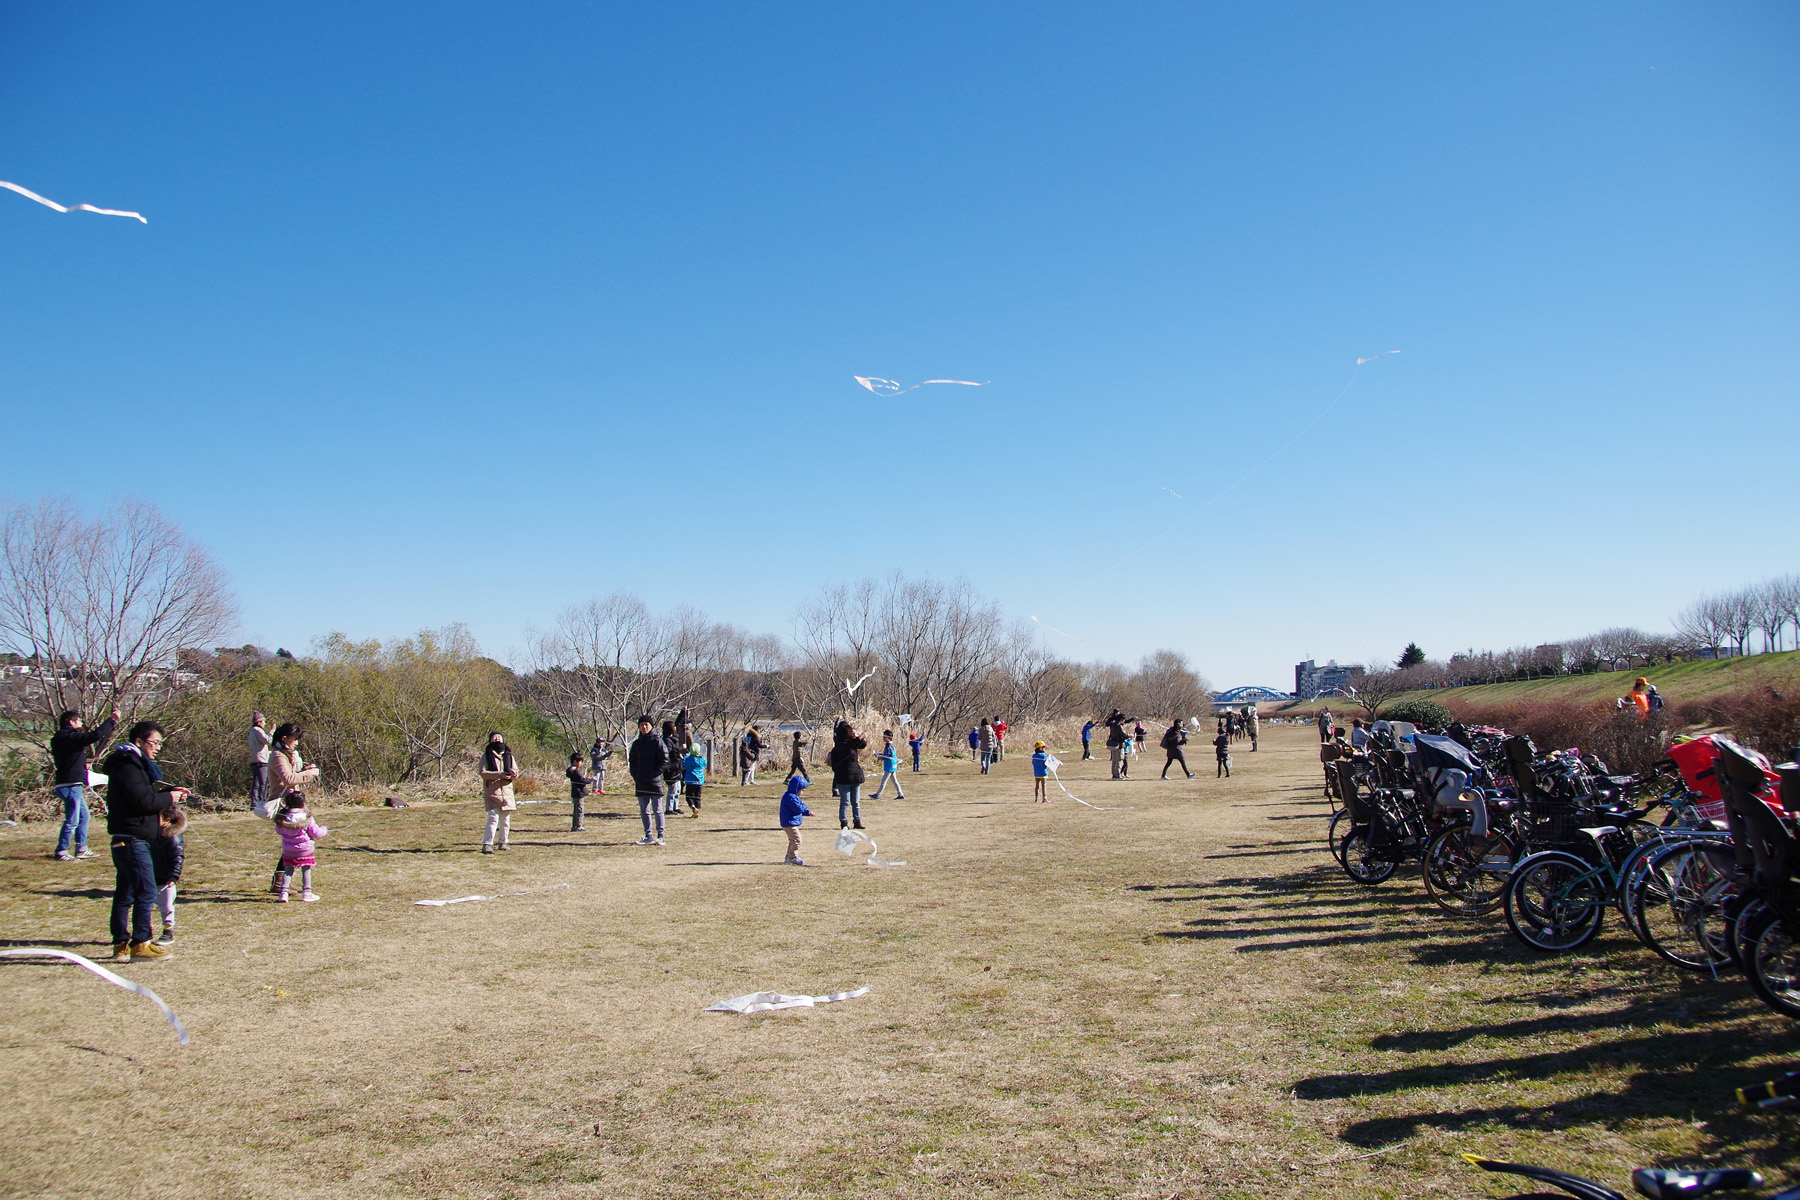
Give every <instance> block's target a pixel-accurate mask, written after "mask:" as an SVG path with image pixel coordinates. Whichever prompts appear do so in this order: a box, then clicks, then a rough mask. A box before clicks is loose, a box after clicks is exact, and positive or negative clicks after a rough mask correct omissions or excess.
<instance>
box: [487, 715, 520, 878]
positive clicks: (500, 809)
mask: <svg viewBox="0 0 1800 1200" xmlns="http://www.w3.org/2000/svg"><path fill="white" fill-rule="evenodd" d="M518 777H519V767H518V764H517V763H515V762H513V752H512V750H511V749H510V748H509V747H508V746H507V744H506V739H505V738H503V737H501V736H500V733H499V731H498V730H496V731H495V732H493V733H490V734H488V743H487V745H486V746H485V747H483V748H482V751H481V795H482V799H483V800H485V801H486V802H487V831H486V832H485V833H483V834H482V836H481V852H482V853H483V854H492V853H493V852H494V851H496V850H504V849H506V835H507V834H508V833H509V832H510V831H511V826H512V814H513V811H514V810H515V809H517V808H518V807H519V806H518V803H517V802H516V801H514V800H513V780H515V779H517V778H518Z"/></svg>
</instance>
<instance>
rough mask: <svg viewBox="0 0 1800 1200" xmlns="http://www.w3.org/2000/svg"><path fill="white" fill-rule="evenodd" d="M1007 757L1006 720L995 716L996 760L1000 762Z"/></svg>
mask: <svg viewBox="0 0 1800 1200" xmlns="http://www.w3.org/2000/svg"><path fill="white" fill-rule="evenodd" d="M1005 757H1006V722H1005V721H1002V720H1001V719H1000V718H999V717H995V718H994V761H995V762H999V761H1000V760H1001V759H1003V758H1005Z"/></svg>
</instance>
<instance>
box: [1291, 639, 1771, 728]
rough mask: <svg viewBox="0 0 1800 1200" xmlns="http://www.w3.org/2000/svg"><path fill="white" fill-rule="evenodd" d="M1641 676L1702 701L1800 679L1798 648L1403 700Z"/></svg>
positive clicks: (1298, 708)
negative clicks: (1744, 656) (1777, 652)
mask: <svg viewBox="0 0 1800 1200" xmlns="http://www.w3.org/2000/svg"><path fill="white" fill-rule="evenodd" d="M1639 675H1642V676H1644V677H1645V678H1647V679H1649V680H1650V682H1651V683H1654V684H1655V685H1656V688H1657V690H1658V691H1660V692H1661V693H1662V694H1663V698H1664V699H1665V700H1666V701H1668V703H1670V704H1671V705H1674V704H1680V703H1682V702H1683V701H1686V700H1704V699H1707V698H1708V697H1711V696H1720V695H1725V694H1727V693H1730V692H1739V691H1747V690H1749V689H1752V688H1759V687H1766V686H1774V687H1782V686H1783V685H1784V684H1786V685H1794V684H1796V683H1800V651H1797V650H1785V651H1782V652H1781V653H1780V654H1754V655H1750V656H1749V657H1746V658H1727V659H1721V660H1719V661H1717V662H1680V663H1671V664H1669V665H1667V666H1660V667H1633V668H1632V669H1631V670H1629V671H1603V672H1600V673H1598V674H1594V675H1559V676H1556V677H1554V678H1551V679H1524V680H1520V681H1518V682H1516V683H1481V684H1475V685H1474V686H1472V687H1458V688H1429V689H1426V690H1424V691H1417V692H1408V693H1406V694H1405V695H1404V696H1401V697H1398V698H1396V699H1395V700H1394V701H1392V703H1395V704H1398V703H1400V702H1401V701H1402V700H1436V701H1438V702H1439V703H1441V704H1442V703H1458V702H1461V703H1467V704H1499V703H1505V702H1510V701H1517V700H1574V701H1584V700H1593V701H1609V700H1612V699H1614V698H1615V697H1618V696H1623V695H1624V694H1625V693H1626V692H1628V691H1630V690H1631V682H1632V680H1634V679H1636V678H1637V677H1638V676H1639ZM1346 703H1347V702H1346V701H1345V700H1344V698H1343V697H1341V696H1333V697H1327V698H1325V699H1323V700H1301V701H1296V702H1295V703H1293V704H1288V705H1281V706H1278V707H1275V708H1267V707H1265V708H1264V709H1263V711H1264V712H1275V713H1280V714H1282V715H1283V716H1291V715H1297V714H1298V715H1305V714H1311V713H1316V712H1318V711H1319V709H1320V707H1321V706H1323V707H1327V708H1332V709H1334V710H1337V711H1343V709H1344V705H1345V704H1346Z"/></svg>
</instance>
